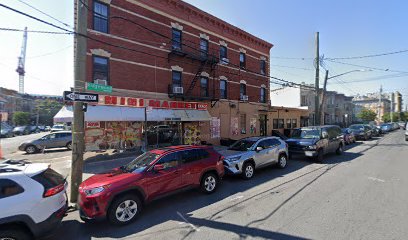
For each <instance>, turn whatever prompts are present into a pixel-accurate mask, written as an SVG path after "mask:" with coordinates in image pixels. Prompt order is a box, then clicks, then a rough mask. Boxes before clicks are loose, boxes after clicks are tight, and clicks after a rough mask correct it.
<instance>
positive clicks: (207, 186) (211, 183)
mask: <svg viewBox="0 0 408 240" xmlns="http://www.w3.org/2000/svg"><path fill="white" fill-rule="evenodd" d="M200 187H201V191H202V192H203V193H206V194H211V193H213V192H215V190H216V189H217V187H218V177H217V175H216V174H215V173H212V172H210V173H206V174H205V175H204V176H203V177H202V178H201V183H200Z"/></svg>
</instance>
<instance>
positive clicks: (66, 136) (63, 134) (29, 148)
mask: <svg viewBox="0 0 408 240" xmlns="http://www.w3.org/2000/svg"><path fill="white" fill-rule="evenodd" d="M63 147H66V148H68V149H69V150H71V149H72V133H71V132H69V131H60V132H55V133H51V134H48V135H45V136H44V137H41V138H38V139H34V140H31V141H27V142H23V143H22V144H20V146H19V147H18V150H20V151H26V152H27V153H28V154H33V153H36V152H38V151H39V150H42V149H48V148H63Z"/></svg>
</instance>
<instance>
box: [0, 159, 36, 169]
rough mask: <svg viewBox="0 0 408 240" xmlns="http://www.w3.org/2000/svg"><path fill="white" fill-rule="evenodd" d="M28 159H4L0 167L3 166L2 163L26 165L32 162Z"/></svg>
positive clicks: (0, 162)
mask: <svg viewBox="0 0 408 240" xmlns="http://www.w3.org/2000/svg"><path fill="white" fill-rule="evenodd" d="M26 160H27V159H22V160H12V159H7V160H4V161H0V167H1V165H3V164H7V165H22V166H24V165H26V164H29V163H31V162H28V161H26Z"/></svg>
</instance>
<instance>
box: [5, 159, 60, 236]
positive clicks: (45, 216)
mask: <svg viewBox="0 0 408 240" xmlns="http://www.w3.org/2000/svg"><path fill="white" fill-rule="evenodd" d="M67 186H68V184H67V182H66V181H65V179H64V177H63V176H61V175H60V174H59V173H57V172H55V171H54V170H52V169H51V168H49V166H48V164H45V163H28V162H24V161H12V160H6V161H2V162H0V239H15V240H28V239H34V238H38V237H43V236H47V235H49V234H50V233H51V232H52V231H53V230H55V229H56V228H57V227H58V226H59V225H60V223H61V220H62V218H63V217H64V216H65V214H66V211H67V205H68V201H67V199H68V198H67V194H66V189H67Z"/></svg>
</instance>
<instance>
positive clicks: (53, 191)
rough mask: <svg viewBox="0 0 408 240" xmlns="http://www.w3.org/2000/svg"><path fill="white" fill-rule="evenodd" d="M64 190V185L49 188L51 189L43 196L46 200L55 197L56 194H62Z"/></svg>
mask: <svg viewBox="0 0 408 240" xmlns="http://www.w3.org/2000/svg"><path fill="white" fill-rule="evenodd" d="M64 188H65V186H64V184H60V185H57V186H55V187H52V188H49V189H47V190H45V192H44V194H43V197H45V198H46V197H51V196H54V195H55V194H57V193H60V192H61V191H63V190H64Z"/></svg>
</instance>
